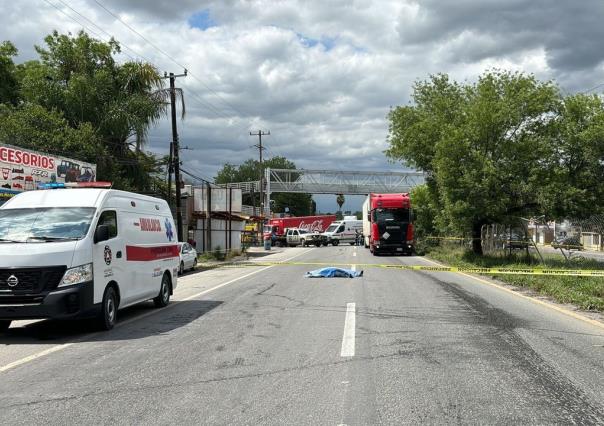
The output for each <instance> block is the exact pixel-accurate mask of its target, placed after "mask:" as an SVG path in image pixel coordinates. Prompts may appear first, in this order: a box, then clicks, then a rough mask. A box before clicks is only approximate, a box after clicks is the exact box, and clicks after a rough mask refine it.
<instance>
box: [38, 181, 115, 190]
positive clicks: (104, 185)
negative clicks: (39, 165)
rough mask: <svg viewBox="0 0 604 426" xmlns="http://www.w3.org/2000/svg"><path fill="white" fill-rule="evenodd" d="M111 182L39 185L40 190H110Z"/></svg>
mask: <svg viewBox="0 0 604 426" xmlns="http://www.w3.org/2000/svg"><path fill="white" fill-rule="evenodd" d="M112 186H113V184H112V183H111V182H66V183H62V182H49V183H40V184H38V189H60V188H104V189H110V188H111V187H112Z"/></svg>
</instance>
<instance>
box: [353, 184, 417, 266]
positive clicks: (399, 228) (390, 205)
mask: <svg viewBox="0 0 604 426" xmlns="http://www.w3.org/2000/svg"><path fill="white" fill-rule="evenodd" d="M363 230H364V232H363V233H364V234H365V246H366V247H369V249H370V250H371V252H372V253H373V254H374V255H378V254H379V253H383V252H390V253H405V254H411V253H413V250H414V238H413V237H414V235H413V210H412V209H411V198H410V197H409V194H408V193H403V194H369V196H368V197H367V200H366V201H365V203H364V204H363Z"/></svg>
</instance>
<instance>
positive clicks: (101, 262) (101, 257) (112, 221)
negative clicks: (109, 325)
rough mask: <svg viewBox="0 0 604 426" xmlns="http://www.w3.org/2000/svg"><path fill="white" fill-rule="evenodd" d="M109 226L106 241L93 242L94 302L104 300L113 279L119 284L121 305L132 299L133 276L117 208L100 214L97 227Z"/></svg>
mask: <svg viewBox="0 0 604 426" xmlns="http://www.w3.org/2000/svg"><path fill="white" fill-rule="evenodd" d="M99 226H107V227H108V228H109V235H108V237H109V238H108V239H107V240H106V241H98V242H95V243H94V244H93V248H92V257H93V269H94V302H95V303H100V302H101V301H102V300H103V293H104V291H105V287H106V286H107V284H108V283H109V282H111V281H115V282H116V283H117V284H118V286H119V293H120V306H124V305H125V304H128V303H129V301H130V300H132V297H133V292H132V290H133V289H132V285H131V278H132V277H131V276H128V274H127V273H126V271H127V270H128V268H127V265H126V248H125V246H124V240H123V237H122V235H121V232H122V230H120V229H119V227H118V212H117V211H116V210H103V211H101V214H100V216H99V220H98V222H97V225H96V229H98V228H99Z"/></svg>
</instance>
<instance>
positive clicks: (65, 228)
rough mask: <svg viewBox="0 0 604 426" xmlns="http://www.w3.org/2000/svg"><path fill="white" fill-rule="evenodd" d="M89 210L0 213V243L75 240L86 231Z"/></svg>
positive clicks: (92, 211) (8, 210)
mask: <svg viewBox="0 0 604 426" xmlns="http://www.w3.org/2000/svg"><path fill="white" fill-rule="evenodd" d="M94 211H95V209H94V208H92V207H60V208H58V207H51V208H48V207H46V208H31V209H4V210H2V209H0V243H2V242H16V243H30V242H31V243H40V242H53V241H68V240H79V239H81V238H83V237H84V236H85V235H86V233H87V232H88V228H90V223H91V222H92V217H93V215H94Z"/></svg>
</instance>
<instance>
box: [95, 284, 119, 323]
mask: <svg viewBox="0 0 604 426" xmlns="http://www.w3.org/2000/svg"><path fill="white" fill-rule="evenodd" d="M116 321H117V294H116V293H115V289H114V288H113V287H111V286H110V287H107V288H106V289H105V294H104V295H103V302H102V303H101V314H100V315H99V319H98V325H99V328H100V329H101V330H111V329H112V328H113V326H114V325H115V322H116Z"/></svg>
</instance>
